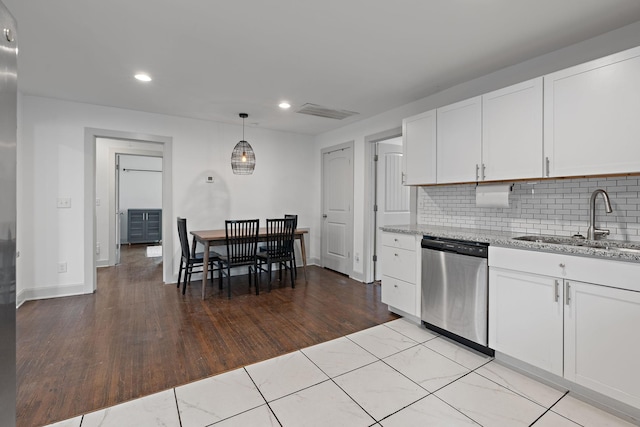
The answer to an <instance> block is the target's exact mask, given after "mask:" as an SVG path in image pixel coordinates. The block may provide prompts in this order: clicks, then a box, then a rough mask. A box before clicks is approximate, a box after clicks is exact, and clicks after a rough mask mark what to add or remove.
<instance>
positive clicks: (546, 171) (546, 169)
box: [544, 157, 549, 176]
mask: <svg viewBox="0 0 640 427" xmlns="http://www.w3.org/2000/svg"><path fill="white" fill-rule="evenodd" d="M544 164H545V174H546V175H547V176H549V158H548V157H545V158H544Z"/></svg>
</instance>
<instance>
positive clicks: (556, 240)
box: [513, 236, 585, 246]
mask: <svg viewBox="0 0 640 427" xmlns="http://www.w3.org/2000/svg"><path fill="white" fill-rule="evenodd" d="M513 240H522V241H525V242H536V243H552V244H554V245H574V246H583V245H584V243H585V241H584V239H580V238H574V237H558V236H520V237H514V238H513Z"/></svg>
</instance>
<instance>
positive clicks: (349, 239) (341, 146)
mask: <svg viewBox="0 0 640 427" xmlns="http://www.w3.org/2000/svg"><path fill="white" fill-rule="evenodd" d="M347 148H350V149H351V194H350V195H349V200H351V209H350V211H351V227H349V233H348V236H347V251H348V252H349V254H350V257H349V258H350V262H349V263H348V267H347V271H346V272H345V274H346V275H348V276H349V277H352V276H353V218H354V217H353V211H354V206H355V204H354V200H353V194H354V188H353V187H354V171H355V167H354V164H353V161H354V157H355V155H354V150H355V142H354V141H349V142H345V143H342V144H338V145H332V146H331V147H326V148H323V149H322V150H320V266H321V267H323V268H324V266H325V265H324V236H325V233H326V229H325V227H326V226H325V221H324V218H322V215H323V214H324V155H325V154H328V153H332V152H334V151H339V150H344V149H347Z"/></svg>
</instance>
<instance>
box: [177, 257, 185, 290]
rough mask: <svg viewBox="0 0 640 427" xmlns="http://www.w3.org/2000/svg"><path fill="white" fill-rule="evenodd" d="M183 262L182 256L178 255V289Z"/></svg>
mask: <svg viewBox="0 0 640 427" xmlns="http://www.w3.org/2000/svg"><path fill="white" fill-rule="evenodd" d="M183 263H184V261H183V260H182V257H180V268H179V269H178V286H176V287H177V288H178V289H180V282H181V279H182V264H183Z"/></svg>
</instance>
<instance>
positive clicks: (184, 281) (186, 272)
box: [182, 265, 192, 295]
mask: <svg viewBox="0 0 640 427" xmlns="http://www.w3.org/2000/svg"><path fill="white" fill-rule="evenodd" d="M191 268H192V267H190V266H189V265H185V266H184V278H183V279H182V280H183V283H182V295H184V294H185V293H186V292H187V281H189V280H188V279H189V271H190V269H191Z"/></svg>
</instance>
